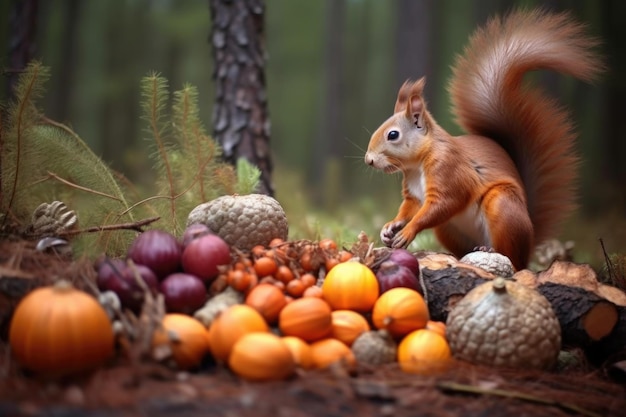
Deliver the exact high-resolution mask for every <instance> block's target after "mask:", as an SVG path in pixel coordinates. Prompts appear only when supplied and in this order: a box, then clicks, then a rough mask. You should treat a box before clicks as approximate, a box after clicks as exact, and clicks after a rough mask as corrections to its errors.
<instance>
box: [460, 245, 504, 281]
mask: <svg viewBox="0 0 626 417" xmlns="http://www.w3.org/2000/svg"><path fill="white" fill-rule="evenodd" d="M459 262H463V263H465V264H468V265H473V266H476V267H478V268H481V269H484V270H485V271H487V272H491V273H492V274H494V275H495V276H497V277H504V278H510V277H512V276H513V274H514V273H515V268H513V263H512V262H511V260H510V259H509V258H508V257H507V256H504V255H502V254H501V253H498V252H487V251H475V252H470V253H468V254H467V255H465V256H464V257H462V258H461V259H460V261H459Z"/></svg>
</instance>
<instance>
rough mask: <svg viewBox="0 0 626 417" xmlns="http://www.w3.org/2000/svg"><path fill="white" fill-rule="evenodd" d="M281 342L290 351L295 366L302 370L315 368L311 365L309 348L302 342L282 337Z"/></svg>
mask: <svg viewBox="0 0 626 417" xmlns="http://www.w3.org/2000/svg"><path fill="white" fill-rule="evenodd" d="M283 342H285V344H286V345H287V347H288V348H289V350H290V351H291V355H292V356H293V359H294V361H295V362H296V366H299V367H300V368H302V369H311V368H313V367H315V364H314V363H313V354H312V353H311V346H309V344H308V343H307V342H305V341H304V340H302V339H300V338H299V337H295V336H283Z"/></svg>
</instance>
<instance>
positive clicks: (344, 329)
mask: <svg viewBox="0 0 626 417" xmlns="http://www.w3.org/2000/svg"><path fill="white" fill-rule="evenodd" d="M332 319H333V337H334V338H335V339H338V340H340V341H341V342H343V343H345V344H346V345H348V346H352V343H353V342H354V341H355V340H356V338H357V337H359V336H360V335H361V333H364V332H367V331H369V330H370V325H369V323H368V322H367V320H365V317H363V316H362V315H361V314H359V313H357V312H356V311H352V310H335V311H333V313H332Z"/></svg>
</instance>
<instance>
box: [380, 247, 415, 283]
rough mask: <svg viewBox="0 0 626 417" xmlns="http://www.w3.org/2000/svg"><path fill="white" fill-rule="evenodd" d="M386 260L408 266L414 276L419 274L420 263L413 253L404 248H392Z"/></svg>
mask: <svg viewBox="0 0 626 417" xmlns="http://www.w3.org/2000/svg"><path fill="white" fill-rule="evenodd" d="M387 260H388V261H391V262H394V263H396V264H398V265H402V266H406V267H407V268H409V269H410V270H411V271H412V272H413V273H414V274H415V276H416V277H418V278H419V276H420V264H419V262H418V261H417V258H416V257H415V255H413V254H412V253H411V252H409V251H408V250H406V249H393V250H392V251H391V254H390V255H389V258H388V259H387Z"/></svg>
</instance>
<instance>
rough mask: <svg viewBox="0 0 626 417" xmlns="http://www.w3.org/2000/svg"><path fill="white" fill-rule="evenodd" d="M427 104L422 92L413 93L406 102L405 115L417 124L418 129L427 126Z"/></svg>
mask: <svg viewBox="0 0 626 417" xmlns="http://www.w3.org/2000/svg"><path fill="white" fill-rule="evenodd" d="M425 112H426V105H425V104H424V99H423V98H422V96H421V94H412V95H411V96H410V97H409V99H408V100H407V102H406V107H405V113H404V116H405V117H406V118H407V119H409V120H410V121H411V123H413V124H415V126H417V128H418V129H422V128H424V127H425V122H424V119H425V117H424V116H425Z"/></svg>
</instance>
